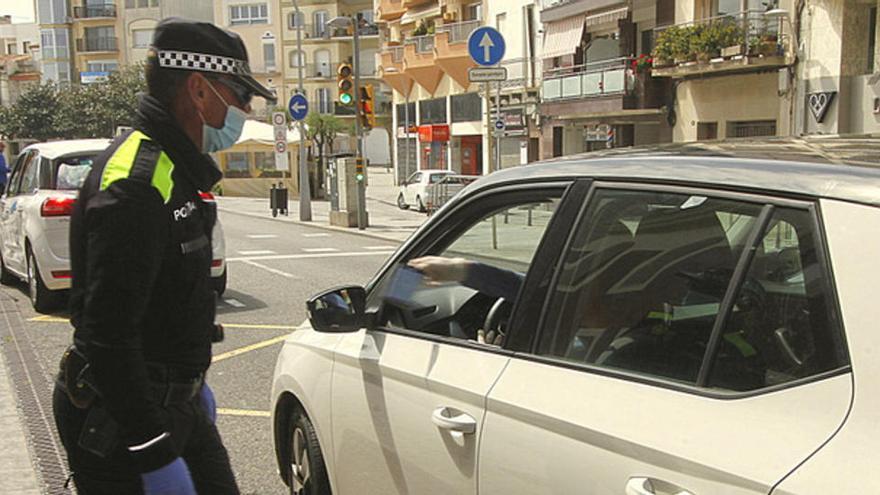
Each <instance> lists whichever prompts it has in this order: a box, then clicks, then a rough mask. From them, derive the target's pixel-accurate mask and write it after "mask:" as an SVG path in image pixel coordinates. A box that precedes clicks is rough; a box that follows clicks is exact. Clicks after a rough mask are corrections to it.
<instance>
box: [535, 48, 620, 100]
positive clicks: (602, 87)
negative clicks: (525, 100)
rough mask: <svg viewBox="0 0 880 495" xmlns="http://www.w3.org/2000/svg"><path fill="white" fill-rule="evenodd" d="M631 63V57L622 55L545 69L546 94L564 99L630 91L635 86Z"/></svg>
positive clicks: (553, 98)
mask: <svg viewBox="0 0 880 495" xmlns="http://www.w3.org/2000/svg"><path fill="white" fill-rule="evenodd" d="M631 64H632V59H631V58H629V57H622V58H615V59H609V60H602V61H599V62H593V63H589V64H583V65H575V66H571V67H560V68H556V69H552V70H549V71H545V72H544V80H543V82H542V84H541V86H542V97H543V99H544V100H560V99H567V98H590V97H597V96H607V95H613V94H626V93H629V92H630V91H632V89H633V88H634V81H633V76H632V70H631V69H630V67H631Z"/></svg>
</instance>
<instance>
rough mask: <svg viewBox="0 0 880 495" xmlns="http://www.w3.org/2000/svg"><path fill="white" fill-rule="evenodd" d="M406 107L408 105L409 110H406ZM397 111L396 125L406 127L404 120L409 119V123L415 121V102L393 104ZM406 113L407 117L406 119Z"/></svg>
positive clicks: (411, 123)
mask: <svg viewBox="0 0 880 495" xmlns="http://www.w3.org/2000/svg"><path fill="white" fill-rule="evenodd" d="M406 107H409V111H407V109H406ZM395 108H396V112H397V127H406V122H407V120H409V124H410V125H413V124H414V123H415V121H416V103H415V102H411V103H405V104H404V103H398V104H397V105H395ZM407 114H409V115H408V119H407Z"/></svg>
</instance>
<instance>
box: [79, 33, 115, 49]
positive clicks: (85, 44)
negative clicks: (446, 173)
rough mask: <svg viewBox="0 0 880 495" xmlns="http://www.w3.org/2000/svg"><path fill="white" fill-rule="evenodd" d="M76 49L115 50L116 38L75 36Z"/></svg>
mask: <svg viewBox="0 0 880 495" xmlns="http://www.w3.org/2000/svg"><path fill="white" fill-rule="evenodd" d="M76 49H77V51H80V52H115V51H117V50H118V49H119V47H118V44H117V38H116V37H115V36H114V37H105V38H77V40H76Z"/></svg>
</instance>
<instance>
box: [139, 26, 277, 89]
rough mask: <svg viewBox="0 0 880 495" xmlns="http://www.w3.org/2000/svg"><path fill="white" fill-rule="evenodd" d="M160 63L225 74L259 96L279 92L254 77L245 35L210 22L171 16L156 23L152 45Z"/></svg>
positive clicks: (176, 67) (169, 66) (173, 67)
mask: <svg viewBox="0 0 880 495" xmlns="http://www.w3.org/2000/svg"><path fill="white" fill-rule="evenodd" d="M151 49H152V51H153V52H154V53H155V56H156V59H157V62H158V64H159V67H162V68H163V69H180V70H189V71H198V72H212V73H217V74H225V75H227V76H230V77H232V78H233V79H236V80H238V81H239V82H241V83H242V84H244V85H245V86H246V87H247V88H248V89H250V90H251V91H253V92H254V94H256V95H258V96H262V97H263V98H265V99H267V100H270V101H275V100H276V98H275V95H273V94H272V92H271V91H269V90H268V89H266V88H265V87H264V86H263V85H262V84H260V83H259V82H257V80H256V79H254V76H253V74H252V73H251V68H250V65H248V55H247V50H246V49H245V47H244V43H243V42H242V41H241V38H240V37H239V36H238V35H237V34H235V33H233V32H230V31H226V30H225V29H220V28H219V27H217V26H215V25H213V24H211V23H208V22H197V21H190V20H186V19H181V18H176V17H170V18H168V19H165V20H163V21H162V22H160V23H159V25H158V26H156V31H155V33H154V34H153V43H152V47H151Z"/></svg>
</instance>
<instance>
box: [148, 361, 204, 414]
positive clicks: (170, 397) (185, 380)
mask: <svg viewBox="0 0 880 495" xmlns="http://www.w3.org/2000/svg"><path fill="white" fill-rule="evenodd" d="M147 376H148V377H149V379H150V391H151V393H152V394H153V398H154V399H155V400H156V402H159V403H160V404H162V406H168V405H171V404H181V403H185V402H189V401H190V400H192V399H193V398H195V397H196V396H197V395H198V394H199V392H200V391H201V389H202V384H204V383H205V374H204V373H203V372H195V371H192V370H187V369H183V368H178V367H175V366H172V365H167V364H161V363H150V362H148V363H147Z"/></svg>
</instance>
